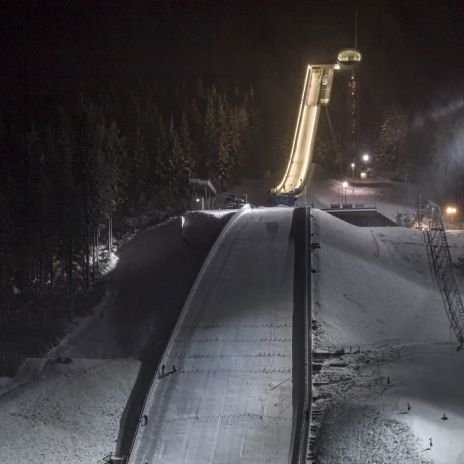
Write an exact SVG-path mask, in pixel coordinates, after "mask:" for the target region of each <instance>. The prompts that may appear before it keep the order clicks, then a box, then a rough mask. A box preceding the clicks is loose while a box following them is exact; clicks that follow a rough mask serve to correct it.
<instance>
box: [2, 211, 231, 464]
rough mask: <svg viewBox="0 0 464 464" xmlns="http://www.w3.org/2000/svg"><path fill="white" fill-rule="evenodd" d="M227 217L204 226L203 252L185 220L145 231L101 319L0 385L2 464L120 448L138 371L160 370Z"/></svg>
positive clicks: (123, 263) (71, 460) (85, 322)
mask: <svg viewBox="0 0 464 464" xmlns="http://www.w3.org/2000/svg"><path fill="white" fill-rule="evenodd" d="M228 213H229V214H230V212H228ZM221 216H222V213H221V214H216V215H209V216H208V218H204V219H203V221H202V222H201V221H200V222H201V226H202V227H203V228H204V229H205V232H206V235H207V237H208V238H207V239H206V238H204V237H203V238H202V242H201V246H199V245H198V244H197V243H196V241H195V240H193V241H192V243H190V242H189V243H186V241H185V240H183V236H182V228H181V219H180V218H174V219H172V220H170V221H167V222H166V223H164V224H162V225H160V226H157V227H154V228H152V229H148V230H146V231H144V232H140V233H138V234H137V235H136V236H135V237H134V238H133V239H132V240H130V241H128V242H127V243H126V244H125V245H124V246H123V247H122V249H121V250H120V251H119V253H118V255H119V261H118V262H117V265H116V267H115V269H114V270H113V271H112V272H111V273H110V274H109V275H108V276H107V277H106V279H107V282H106V288H107V295H106V298H105V299H104V301H103V302H102V303H101V304H100V305H99V306H98V307H97V308H95V311H94V314H93V315H92V316H90V317H87V318H84V319H79V320H77V321H76V323H77V325H76V327H75V329H74V330H73V331H72V332H71V333H70V334H69V335H68V336H67V337H66V338H65V339H64V340H62V342H61V343H60V345H59V346H58V347H56V348H54V349H53V350H51V351H50V353H49V354H48V356H47V357H45V358H41V359H28V360H27V361H26V362H25V363H24V365H23V366H22V368H21V370H20V372H19V374H18V375H17V376H16V378H15V379H6V378H2V379H0V463H1V464H23V463H24V464H26V463H28V464H29V463H31V464H43V463H57V464H58V463H60V464H62V463H64V462H66V463H67V464H82V463H86V464H92V463H94V464H96V463H97V462H99V460H100V459H101V458H103V457H104V456H105V455H107V454H109V453H110V452H113V451H114V450H115V449H116V445H117V443H116V441H117V440H118V436H119V437H120V420H121V416H122V415H123V411H124V409H125V407H126V404H127V401H128V398H129V396H130V395H131V392H132V389H133V387H134V384H135V383H136V381H137V378H138V374H139V371H140V366H141V364H142V365H144V364H145V365H148V366H149V365H150V363H151V365H152V366H153V367H152V370H154V369H155V368H156V359H157V358H156V356H159V352H160V351H162V348H163V345H164V343H165V342H166V338H167V334H169V332H170V330H171V328H172V326H173V324H174V323H175V321H176V319H177V314H178V312H179V311H180V309H181V308H182V305H183V303H184V301H185V298H186V297H187V294H188V292H189V289H190V286H191V285H192V283H193V281H194V279H195V277H196V275H197V273H198V270H199V268H200V266H201V263H202V262H203V259H204V257H205V255H206V254H207V251H208V247H209V246H211V243H212V242H213V241H214V239H215V236H216V235H217V234H218V233H219V231H220V229H221V228H222V222H221V221H222V219H221ZM208 240H209V243H208ZM179 263H182V265H181V266H179ZM58 357H62V358H67V357H69V358H71V360H72V362H71V363H69V364H62V363H57V362H55V360H56V359H57V358H58ZM139 360H141V361H142V363H141V362H140V361H139Z"/></svg>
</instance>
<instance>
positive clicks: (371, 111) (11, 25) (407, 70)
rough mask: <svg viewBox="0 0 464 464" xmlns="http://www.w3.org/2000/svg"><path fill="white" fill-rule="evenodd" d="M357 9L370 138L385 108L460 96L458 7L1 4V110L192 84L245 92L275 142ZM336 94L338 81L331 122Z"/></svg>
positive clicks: (463, 41)
mask: <svg viewBox="0 0 464 464" xmlns="http://www.w3.org/2000/svg"><path fill="white" fill-rule="evenodd" d="M356 4H358V7H359V41H358V47H359V49H360V50H361V51H362V52H363V57H364V61H363V64H362V67H361V69H360V76H361V94H360V96H361V114H360V118H361V132H362V133H364V135H366V136H367V137H368V138H369V136H370V135H372V134H374V133H375V131H376V130H377V126H378V124H379V121H380V119H381V117H382V114H383V112H384V111H385V108H386V107H388V106H389V105H392V104H394V105H400V106H402V107H404V108H406V109H407V111H408V112H409V115H410V117H411V118H414V115H417V114H425V113H426V112H427V111H435V110H436V109H437V108H440V107H441V106H446V105H447V104H448V103H449V102H450V101H453V99H455V98H459V97H460V95H461V93H462V85H461V83H462V80H463V76H464V73H463V71H464V53H463V51H464V21H463V19H464V18H463V16H464V8H462V6H460V5H461V4H460V2H458V1H419V0H410V1H362V0H360V1H358V2H356V1H354V0H351V1H350V0H344V1H334V0H331V1H330V0H329V1H324V2H320V1H306V2H294V1H285V2H275V1H253V2H243V1H239V2H237V1H231V2H211V1H201V2H200V1H198V2H195V1H188V2H172V1H156V2H154V1H152V2H149V1H147V2H137V1H134V2H129V1H128V2H120V1H106V2H85V1H59V2H58V1H35V2H33V1H31V2H16V1H11V2H8V1H7V2H2V7H1V9H2V11H1V17H2V27H1V43H2V67H1V69H2V70H1V80H2V82H1V86H0V92H1V93H0V96H1V100H2V106H3V108H4V110H5V109H7V111H8V109H12V108H13V109H14V111H15V112H19V114H21V112H23V111H25V112H26V113H27V111H30V110H31V108H32V110H33V111H35V112H37V111H39V112H40V110H41V109H44V108H46V107H47V105H49V104H51V103H59V104H66V102H67V101H68V100H69V99H71V98H74V97H75V96H76V95H79V94H80V93H83V94H85V95H89V96H92V95H94V94H98V92H99V90H100V89H101V88H104V87H105V86H108V85H110V84H111V85H114V86H116V88H117V89H124V88H128V87H129V88H130V86H131V85H133V84H134V82H136V81H138V80H142V81H149V80H152V81H156V82H157V83H158V85H160V86H163V85H168V84H170V83H172V82H189V81H191V80H197V79H198V78H199V77H201V78H202V79H204V80H206V81H211V82H224V83H226V84H228V85H231V86H232V85H241V86H249V85H253V87H254V89H255V92H256V96H257V99H258V100H257V101H258V102H259V105H260V107H261V109H262V110H263V111H262V112H263V114H265V115H266V118H267V121H266V123H267V127H268V130H269V131H270V132H274V134H273V136H274V137H277V139H276V140H277V142H276V143H278V140H280V138H282V139H285V138H288V136H289V134H291V132H292V130H293V126H294V122H295V116H296V111H297V105H298V97H299V93H300V91H301V89H300V88H301V84H302V78H303V75H304V65H305V64H306V63H317V62H333V61H334V58H335V56H336V52H337V51H338V50H339V49H341V48H345V47H349V46H353V45H354V17H355V14H354V11H355V5H356ZM343 91H344V86H341V85H339V84H337V82H335V94H334V101H333V104H332V107H331V111H332V113H333V114H335V119H337V115H338V114H342V112H343V108H344V104H345V100H344V98H343V96H342V92H343ZM339 124H340V123H339ZM276 132H279V135H278V136H276V134H275V133H276Z"/></svg>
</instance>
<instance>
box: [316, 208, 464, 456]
mask: <svg viewBox="0 0 464 464" xmlns="http://www.w3.org/2000/svg"><path fill="white" fill-rule="evenodd" d="M312 214H313V216H314V217H313V220H312V233H313V234H314V235H313V237H312V241H313V242H319V243H320V246H321V248H320V249H318V250H316V251H315V252H314V253H313V268H314V269H315V270H316V274H313V318H314V319H316V321H317V325H318V328H317V330H316V332H315V337H314V338H315V352H316V353H317V352H325V351H332V352H333V351H335V349H340V348H344V349H345V352H346V353H347V354H345V355H344V356H340V357H337V358H336V359H334V358H329V359H323V360H321V361H320V364H321V365H322V368H321V371H320V373H319V374H317V375H316V376H315V380H314V381H315V396H317V397H319V399H318V401H316V403H315V405H314V408H315V410H316V411H317V412H318V413H319V411H318V410H320V414H321V418H322V419H321V424H320V429H319V433H318V442H317V443H318V445H317V454H318V457H319V462H320V463H321V464H326V463H339V462H344V463H382V464H384V463H385V464H386V463H422V462H423V463H426V462H427V463H428V462H434V463H436V464H454V463H456V464H458V463H460V464H462V463H463V462H464V444H463V443H462V436H463V434H464V395H462V384H463V383H464V354H463V352H457V351H456V343H455V342H454V339H452V342H453V343H452V344H449V339H450V333H449V324H448V320H447V317H446V313H445V310H444V307H443V303H442V301H441V296H440V293H439V291H438V290H437V288H436V286H435V285H434V283H433V280H432V276H431V273H430V270H429V263H428V258H427V251H426V247H425V244H424V239H423V235H422V232H420V231H415V230H410V229H404V228H372V229H370V228H358V227H355V226H352V225H350V224H347V223H345V222H343V221H340V220H338V219H336V218H333V217H331V216H330V215H328V214H327V213H324V212H322V211H319V210H313V211H312ZM449 238H450V246H451V251H452V254H453V260H454V262H455V263H458V264H460V265H461V266H462V263H463V261H464V249H463V235H461V234H460V233H458V232H453V233H451V234H449ZM455 275H456V278H457V280H458V283H459V285H460V286H461V288H462V281H463V279H462V273H461V272H460V270H459V269H458V268H457V269H455ZM350 348H351V351H352V353H351V354H350V353H349V352H350ZM358 350H359V352H358ZM408 405H409V409H408ZM444 414H445V416H443V415H444ZM442 417H443V419H442ZM430 439H431V440H430Z"/></svg>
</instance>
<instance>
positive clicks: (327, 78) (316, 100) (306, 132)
mask: <svg viewBox="0 0 464 464" xmlns="http://www.w3.org/2000/svg"><path fill="white" fill-rule="evenodd" d="M333 74H334V65H308V67H307V68H306V76H305V80H304V85H303V93H302V95H301V102H300V109H299V112H298V119H297V123H296V129H295V135H294V137H293V144H292V151H291V152H290V158H289V161H288V165H287V169H286V170H285V174H284V177H283V178H282V180H281V182H280V184H279V185H278V186H277V187H276V188H275V189H273V193H275V194H277V195H293V196H298V195H300V194H301V192H302V191H303V190H304V187H305V185H306V180H307V178H308V174H309V169H310V166H311V162H312V157H313V151H314V145H315V143H316V134H317V126H318V122H319V114H320V110H321V106H327V105H328V104H329V102H330V93H331V90H332V82H333Z"/></svg>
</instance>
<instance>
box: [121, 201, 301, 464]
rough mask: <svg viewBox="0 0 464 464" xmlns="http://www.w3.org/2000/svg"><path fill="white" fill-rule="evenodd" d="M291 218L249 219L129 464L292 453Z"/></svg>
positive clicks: (180, 345) (190, 303)
mask: <svg viewBox="0 0 464 464" xmlns="http://www.w3.org/2000/svg"><path fill="white" fill-rule="evenodd" d="M292 215H293V209H290V208H273V209H254V210H250V209H243V210H241V211H239V212H238V213H237V214H236V215H235V216H234V217H233V218H232V219H231V221H230V222H229V223H228V225H227V226H226V227H225V229H224V231H223V232H222V234H221V235H220V237H219V239H218V241H217V242H216V244H215V245H214V247H213V249H212V250H211V252H210V254H209V256H208V258H207V261H206V262H205V264H204V266H203V268H202V271H201V272H200V274H199V276H198V278H197V280H196V282H195V284H194V287H193V288H192V291H191V293H190V296H189V299H188V300H187V302H186V304H185V306H184V309H183V311H182V314H181V317H180V319H179V321H178V324H177V326H176V329H175V330H174V333H173V335H172V337H171V340H170V342H169V344H168V347H167V351H166V353H165V357H164V359H163V361H162V364H165V366H166V368H165V370H166V373H169V372H170V371H172V366H173V365H175V366H176V372H173V373H169V374H168V375H165V376H164V377H162V376H161V375H160V373H159V374H158V376H157V377H156V379H155V381H154V383H153V385H152V387H151V389H150V392H149V394H148V397H147V401H146V405H145V409H144V412H143V414H146V415H147V416H148V423H147V424H146V425H140V426H139V428H138V432H137V435H136V438H135V442H134V445H133V449H132V452H131V456H130V459H129V463H130V464H144V463H146V462H147V463H150V464H155V463H156V464H159V463H163V464H180V463H182V464H194V463H195V464H197V463H215V464H220V463H227V464H237V463H249V464H259V463H279V464H282V463H284V462H289V456H290V455H291V451H292V450H291V448H292V422H293V410H292V409H293V405H292V342H293V340H292V315H293V273H294V253H295V250H294V243H293V239H292V237H291V226H292Z"/></svg>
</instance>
